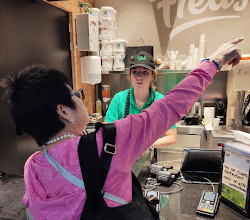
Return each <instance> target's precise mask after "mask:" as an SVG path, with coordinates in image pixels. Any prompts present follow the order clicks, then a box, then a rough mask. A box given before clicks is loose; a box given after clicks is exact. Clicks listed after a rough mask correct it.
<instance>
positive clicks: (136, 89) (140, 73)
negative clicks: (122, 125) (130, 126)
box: [105, 51, 177, 153]
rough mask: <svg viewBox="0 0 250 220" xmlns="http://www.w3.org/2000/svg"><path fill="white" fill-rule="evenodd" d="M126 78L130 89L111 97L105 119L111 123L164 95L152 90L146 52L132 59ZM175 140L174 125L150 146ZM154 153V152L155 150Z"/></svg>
mask: <svg viewBox="0 0 250 220" xmlns="http://www.w3.org/2000/svg"><path fill="white" fill-rule="evenodd" d="M129 69H130V70H129V72H128V75H127V78H128V79H129V80H130V82H131V84H132V88H131V89H127V90H125V91H122V92H119V93H117V94H116V95H115V96H114V98H113V99H112V101H111V103H110V105H109V108H108V111H107V114H106V118H105V121H106V122H109V123H113V122H114V121H116V120H119V119H121V118H125V117H126V116H128V115H130V114H139V113H141V112H142V110H144V109H146V108H148V107H149V106H150V105H151V104H152V103H153V102H154V101H156V100H158V99H161V98H162V97H163V96H164V95H162V94H161V93H159V92H157V91H154V89H155V87H154V84H153V81H154V80H155V79H156V75H157V73H156V71H155V63H154V60H153V57H152V56H151V55H150V54H149V53H147V52H144V51H142V52H140V53H139V54H137V55H135V56H134V58H133V59H132V62H131V65H130V68H129ZM176 141H177V132H176V128H175V125H174V126H173V127H171V128H170V129H169V130H168V131H166V132H165V134H164V136H163V137H161V138H159V139H158V140H157V141H156V142H154V144H153V145H152V147H154V148H161V147H166V146H167V145H172V144H174V143H176ZM155 153H156V152H155Z"/></svg>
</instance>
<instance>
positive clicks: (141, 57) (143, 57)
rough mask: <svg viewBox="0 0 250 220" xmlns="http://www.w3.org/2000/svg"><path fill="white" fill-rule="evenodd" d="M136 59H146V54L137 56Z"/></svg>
mask: <svg viewBox="0 0 250 220" xmlns="http://www.w3.org/2000/svg"><path fill="white" fill-rule="evenodd" d="M137 59H138V60H139V61H142V60H147V57H146V56H138V57H137Z"/></svg>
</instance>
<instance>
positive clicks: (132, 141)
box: [114, 61, 217, 169]
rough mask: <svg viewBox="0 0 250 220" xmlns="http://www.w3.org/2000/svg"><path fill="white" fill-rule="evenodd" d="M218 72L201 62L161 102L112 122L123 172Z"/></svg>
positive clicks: (198, 96)
mask: <svg viewBox="0 0 250 220" xmlns="http://www.w3.org/2000/svg"><path fill="white" fill-rule="evenodd" d="M216 72H217V69H216V66H215V65H214V64H213V63H210V62H206V61H205V62H202V63H201V64H200V66H199V67H198V68H197V69H195V70H194V71H192V72H191V73H190V74H189V75H188V76H187V77H186V78H185V79H184V80H182V81H181V82H180V83H179V84H178V85H177V86H175V87H174V88H173V89H172V90H171V91H170V92H169V93H167V94H166V95H165V96H164V97H163V98H162V99H160V100H157V101H155V102H154V103H153V104H152V105H151V106H150V107H149V108H147V109H146V110H144V111H143V112H142V113H141V114H138V115H129V116H127V117H126V118H125V119H121V120H118V121H115V122H114V123H115V125H116V128H117V133H116V146H117V148H118V151H119V152H117V153H119V157H120V161H122V163H124V169H131V168H132V166H133V164H134V162H135V161H136V159H137V158H138V157H139V156H140V155H141V154H142V153H143V152H144V151H145V150H146V149H148V148H149V147H150V146H151V145H152V144H153V143H154V142H155V141H156V140H157V139H158V138H159V137H160V136H161V135H162V134H163V133H164V132H165V131H166V130H168V129H169V128H170V127H172V126H173V125H174V124H175V123H177V122H178V121H179V120H180V119H181V118H182V117H184V116H185V115H186V114H187V112H188V111H189V109H190V108H191V107H192V106H193V105H194V103H195V102H196V101H197V100H198V99H199V98H200V96H201V95H202V93H203V92H204V91H205V90H206V89H207V87H208V86H209V85H210V84H211V83H212V80H213V76H214V75H215V74H216Z"/></svg>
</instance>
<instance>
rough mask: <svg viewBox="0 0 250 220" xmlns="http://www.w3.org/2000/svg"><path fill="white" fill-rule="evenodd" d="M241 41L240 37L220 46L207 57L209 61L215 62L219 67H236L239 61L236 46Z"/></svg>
mask: <svg viewBox="0 0 250 220" xmlns="http://www.w3.org/2000/svg"><path fill="white" fill-rule="evenodd" d="M242 40H243V38H242V37H240V38H237V39H235V40H231V41H229V42H227V43H224V44H222V45H221V46H220V47H219V48H218V49H217V50H216V51H215V52H214V53H212V54H211V55H210V56H209V59H210V60H215V61H216V62H218V63H219V65H220V66H223V65H225V64H228V65H233V66H235V65H237V64H238V63H239V62H240V59H241V52H240V49H239V48H238V47H237V46H236V44H238V43H240V42H241V41H242Z"/></svg>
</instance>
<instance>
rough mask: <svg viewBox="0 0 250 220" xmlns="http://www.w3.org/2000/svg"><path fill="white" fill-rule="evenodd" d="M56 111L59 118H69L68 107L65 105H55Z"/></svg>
mask: <svg viewBox="0 0 250 220" xmlns="http://www.w3.org/2000/svg"><path fill="white" fill-rule="evenodd" d="M56 112H57V114H58V115H59V117H60V118H62V119H64V120H67V121H68V120H70V115H69V112H68V108H67V107H66V106H65V105H61V104H59V105H57V108H56Z"/></svg>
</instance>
